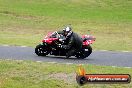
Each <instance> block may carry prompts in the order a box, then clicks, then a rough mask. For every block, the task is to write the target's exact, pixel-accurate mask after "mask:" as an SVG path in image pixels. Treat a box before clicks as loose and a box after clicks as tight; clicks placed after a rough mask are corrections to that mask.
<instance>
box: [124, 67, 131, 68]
mask: <svg viewBox="0 0 132 88" xmlns="http://www.w3.org/2000/svg"><path fill="white" fill-rule="evenodd" d="M124 68H132V67H124Z"/></svg>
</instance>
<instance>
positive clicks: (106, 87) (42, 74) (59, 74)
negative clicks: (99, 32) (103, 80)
mask: <svg viewBox="0 0 132 88" xmlns="http://www.w3.org/2000/svg"><path fill="white" fill-rule="evenodd" d="M77 67H78V65H75V64H73V65H67V64H57V63H54V64H53V63H47V62H34V61H20V60H0V88H79V87H80V86H79V85H78V84H77V83H76V80H75V76H76V74H75V71H76V69H77ZM83 67H84V68H85V69H86V71H87V73H88V74H95V73H98V74H103V73H104V74H112V73H113V74H116V73H117V74H122V73H124V74H130V75H132V68H124V67H110V66H96V65H89V64H86V65H83ZM117 87H119V88H124V87H127V88H131V87H132V83H130V84H88V85H85V86H82V88H117Z"/></svg>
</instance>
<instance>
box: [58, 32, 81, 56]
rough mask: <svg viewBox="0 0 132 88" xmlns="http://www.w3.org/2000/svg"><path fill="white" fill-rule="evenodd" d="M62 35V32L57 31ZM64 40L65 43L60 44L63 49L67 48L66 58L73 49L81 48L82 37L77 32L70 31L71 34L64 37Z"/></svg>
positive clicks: (71, 53) (70, 54)
mask: <svg viewBox="0 0 132 88" xmlns="http://www.w3.org/2000/svg"><path fill="white" fill-rule="evenodd" d="M58 33H60V34H62V35H64V34H63V32H60V31H59V32H58ZM66 42H67V44H66V45H62V47H63V48H65V49H68V52H67V54H66V55H67V58H69V57H70V56H72V55H73V54H74V53H75V51H79V50H80V49H81V48H82V43H83V41H82V38H81V37H80V36H79V35H78V34H77V33H74V32H72V34H71V35H70V36H68V37H66Z"/></svg>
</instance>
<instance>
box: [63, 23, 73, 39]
mask: <svg viewBox="0 0 132 88" xmlns="http://www.w3.org/2000/svg"><path fill="white" fill-rule="evenodd" d="M63 31H64V34H65V36H66V37H69V36H71V34H72V28H71V27H69V26H67V27H66V28H64V29H63Z"/></svg>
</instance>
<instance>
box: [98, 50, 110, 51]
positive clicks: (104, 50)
mask: <svg viewBox="0 0 132 88" xmlns="http://www.w3.org/2000/svg"><path fill="white" fill-rule="evenodd" d="M99 51H108V50H99Z"/></svg>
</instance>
